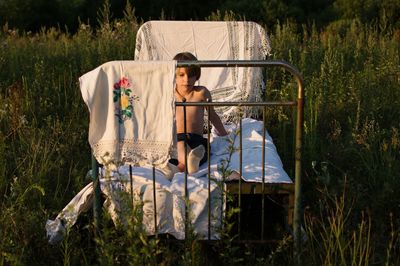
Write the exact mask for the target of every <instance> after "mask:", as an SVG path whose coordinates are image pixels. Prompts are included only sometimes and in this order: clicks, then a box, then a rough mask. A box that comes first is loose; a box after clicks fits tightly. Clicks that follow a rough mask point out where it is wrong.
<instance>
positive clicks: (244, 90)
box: [135, 21, 271, 122]
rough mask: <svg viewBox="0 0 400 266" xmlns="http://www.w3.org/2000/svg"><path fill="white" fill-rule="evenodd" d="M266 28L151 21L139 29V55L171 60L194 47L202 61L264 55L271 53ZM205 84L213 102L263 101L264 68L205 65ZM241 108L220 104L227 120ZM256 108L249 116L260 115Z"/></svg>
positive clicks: (219, 110) (202, 81)
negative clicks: (212, 66)
mask: <svg viewBox="0 0 400 266" xmlns="http://www.w3.org/2000/svg"><path fill="white" fill-rule="evenodd" d="M270 50H271V47H270V41H269V38H268V36H267V34H266V32H265V30H264V29H263V28H262V27H261V26H260V25H258V24H257V23H254V22H243V21H242V22H238V21H228V22H226V21H223V22H221V21H218V22H215V21H212V22H211V21H149V22H146V23H144V24H143V25H142V26H141V28H140V29H139V30H138V33H137V38H136V48H135V60H170V59H172V58H173V57H174V56H175V55H176V54H177V53H180V52H191V53H193V54H194V55H195V56H196V57H197V58H198V60H263V59H265V58H266V57H267V56H268V55H270ZM201 71H202V74H201V77H200V79H199V84H200V85H202V86H206V87H207V88H208V89H209V90H210V91H211V94H212V97H213V101H216V102H218V101H224V102H229V101H232V102H235V101H259V100H260V99H261V95H262V92H263V90H264V87H265V86H264V83H263V75H262V69H261V68H254V67H253V68H251V67H240V68H238V67H236V68H202V70H201ZM236 109H237V108H236V107H229V106H225V107H218V108H216V111H217V113H218V114H219V115H220V116H222V118H223V120H224V122H226V121H228V120H229V119H230V118H232V116H234V115H235V112H236ZM255 113H256V112H255V110H254V108H251V109H248V110H245V116H247V117H248V116H251V115H254V114H255Z"/></svg>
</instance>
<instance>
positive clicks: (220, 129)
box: [208, 107, 228, 136]
mask: <svg viewBox="0 0 400 266" xmlns="http://www.w3.org/2000/svg"><path fill="white" fill-rule="evenodd" d="M208 115H209V118H210V121H211V123H212V124H213V126H214V127H215V129H216V131H217V135H218V136H226V135H228V132H226V130H225V127H224V125H223V124H222V121H221V119H220V118H219V116H218V115H217V113H216V112H215V110H214V107H210V113H209V114H208Z"/></svg>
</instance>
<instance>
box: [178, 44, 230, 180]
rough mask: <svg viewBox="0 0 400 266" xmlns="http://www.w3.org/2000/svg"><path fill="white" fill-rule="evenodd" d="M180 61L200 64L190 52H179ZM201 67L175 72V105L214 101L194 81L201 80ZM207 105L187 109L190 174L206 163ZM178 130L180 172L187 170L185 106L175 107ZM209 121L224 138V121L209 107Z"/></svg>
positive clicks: (207, 92)
mask: <svg viewBox="0 0 400 266" xmlns="http://www.w3.org/2000/svg"><path fill="white" fill-rule="evenodd" d="M174 60H179V61H197V58H196V57H195V56H194V55H192V54H191V53H188V52H185V53H179V54H177V55H176V56H175V57H174ZM200 74H201V70H200V67H197V66H191V67H179V68H177V69H176V76H175V80H176V87H175V101H176V102H182V101H186V102H205V101H207V99H209V101H211V93H210V91H209V90H208V89H207V88H206V87H204V86H195V85H194V84H195V82H196V81H197V80H198V79H199V78H200ZM204 110H205V107H204V106H186V132H187V134H186V141H187V144H188V146H187V149H188V150H187V152H188V159H187V163H188V165H187V166H188V167H187V168H188V173H189V174H191V173H194V172H196V171H198V169H199V166H200V165H201V164H202V163H204V162H205V161H207V139H206V138H203V126H204ZM175 117H176V130H177V134H178V135H177V138H178V143H177V148H178V165H177V166H178V170H179V171H181V172H184V171H185V133H184V132H185V128H184V114H183V106H177V107H176V113H175ZM209 119H210V122H211V123H212V125H213V126H214V128H215V130H216V133H217V135H218V136H225V135H227V132H226V130H225V128H224V126H223V124H222V122H221V119H220V118H219V116H218V115H217V113H216V112H215V110H214V108H213V107H211V108H210V114H209Z"/></svg>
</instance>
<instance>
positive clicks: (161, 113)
mask: <svg viewBox="0 0 400 266" xmlns="http://www.w3.org/2000/svg"><path fill="white" fill-rule="evenodd" d="M175 66H176V61H172V60H169V61H159V62H135V61H112V62H107V63H105V64H103V65H101V66H99V67H97V68H96V69H94V70H92V71H90V72H88V73H86V74H84V75H83V76H81V77H80V78H79V81H80V89H81V93H82V97H83V100H84V101H85V103H86V105H87V106H88V108H89V111H90V124H89V143H90V146H91V148H92V151H93V154H94V156H95V157H96V159H97V160H98V162H100V163H103V164H107V163H109V162H113V163H128V164H132V165H152V164H155V165H161V164H165V163H166V162H167V160H168V159H169V158H170V157H174V158H175V157H176V156H175V153H176V148H175V146H174V140H175V133H174V132H175V123H174V112H175V101H174V88H175Z"/></svg>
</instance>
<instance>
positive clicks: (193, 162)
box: [188, 145, 206, 174]
mask: <svg viewBox="0 0 400 266" xmlns="http://www.w3.org/2000/svg"><path fill="white" fill-rule="evenodd" d="M205 152H206V149H205V148H204V146H203V145H199V146H197V147H196V148H194V149H192V150H191V151H190V152H189V155H188V173H189V174H192V173H195V172H197V171H198V170H199V167H200V161H201V160H202V159H203V157H204V154H205Z"/></svg>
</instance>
